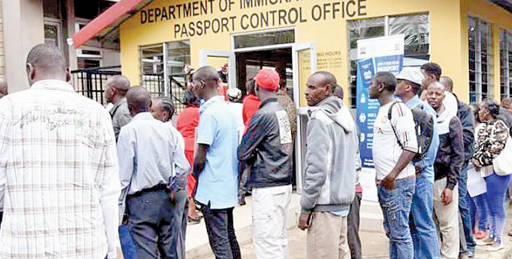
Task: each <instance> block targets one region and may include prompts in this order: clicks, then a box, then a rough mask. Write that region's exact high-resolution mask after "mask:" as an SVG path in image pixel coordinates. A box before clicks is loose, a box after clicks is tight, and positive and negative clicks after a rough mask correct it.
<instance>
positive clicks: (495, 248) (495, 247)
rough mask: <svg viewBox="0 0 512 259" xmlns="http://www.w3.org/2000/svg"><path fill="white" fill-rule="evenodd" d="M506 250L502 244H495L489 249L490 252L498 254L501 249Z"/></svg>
mask: <svg viewBox="0 0 512 259" xmlns="http://www.w3.org/2000/svg"><path fill="white" fill-rule="evenodd" d="M503 248H505V246H504V245H503V244H502V243H498V242H494V244H492V245H491V246H489V247H487V251H488V252H496V251H499V250H501V249H503Z"/></svg>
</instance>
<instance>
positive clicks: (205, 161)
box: [193, 66, 241, 259]
mask: <svg viewBox="0 0 512 259" xmlns="http://www.w3.org/2000/svg"><path fill="white" fill-rule="evenodd" d="M220 84H221V81H219V74H218V73H217V71H216V70H215V68H213V67H209V66H207V67H201V68H200V69H198V70H197V71H196V73H195V74H194V77H193V85H194V92H195V94H196V95H197V96H199V97H200V98H203V99H204V100H205V103H204V104H203V105H202V106H201V107H200V108H199V114H200V119H199V125H198V129H197V144H198V147H197V153H196V157H195V160H194V169H193V174H194V176H195V177H196V179H197V190H196V193H195V197H194V198H195V200H196V201H197V204H199V205H200V206H201V210H202V212H203V215H204V220H205V224H206V231H207V232H208V239H209V240H210V246H211V248H212V250H213V252H214V254H215V257H216V258H217V259H238V258H241V256H240V247H239V245H238V242H237V240H236V236H235V230H234V228H233V208H234V207H235V205H236V204H237V202H238V156H237V148H238V133H237V123H236V119H235V116H234V114H233V113H231V112H227V111H228V110H229V108H228V106H227V103H226V102H225V101H224V97H223V96H218V90H217V89H218V87H219V86H220Z"/></svg>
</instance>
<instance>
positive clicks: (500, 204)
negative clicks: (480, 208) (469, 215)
mask: <svg viewBox="0 0 512 259" xmlns="http://www.w3.org/2000/svg"><path fill="white" fill-rule="evenodd" d="M510 179H511V176H510V175H506V176H500V175H497V174H496V173H493V174H491V175H489V176H487V177H485V184H486V185H487V199H488V200H489V212H490V217H489V225H490V228H491V233H490V235H489V236H491V237H493V238H494V240H495V241H496V242H498V243H501V236H502V235H503V231H504V230H505V222H506V220H507V215H506V213H505V210H506V208H505V206H506V205H505V200H506V196H507V189H508V187H509V186H510Z"/></svg>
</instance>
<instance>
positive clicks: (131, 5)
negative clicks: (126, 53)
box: [73, 0, 153, 49]
mask: <svg viewBox="0 0 512 259" xmlns="http://www.w3.org/2000/svg"><path fill="white" fill-rule="evenodd" d="M151 2H153V0H121V1H119V2H117V3H116V4H114V5H113V6H111V7H110V8H108V9H107V10H106V11H104V12H103V13H101V14H100V15H99V16H98V17H96V18H95V19H94V20H92V21H91V22H89V23H88V24H87V25H86V26H85V27H83V28H82V29H81V30H80V31H78V32H77V33H75V35H73V47H75V49H76V48H78V47H80V46H82V45H83V44H84V43H86V42H87V41H89V40H90V39H92V38H94V37H99V38H101V37H104V36H105V35H107V34H108V33H110V32H111V31H112V30H114V29H115V28H117V26H119V25H120V24H121V23H123V22H124V21H125V20H126V19H128V18H130V17H131V16H132V15H134V14H136V13H137V12H138V11H139V10H140V9H142V8H144V7H145V6H146V5H148V4H149V3H151Z"/></svg>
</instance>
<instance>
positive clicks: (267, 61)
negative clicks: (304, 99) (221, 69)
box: [235, 47, 295, 101]
mask: <svg viewBox="0 0 512 259" xmlns="http://www.w3.org/2000/svg"><path fill="white" fill-rule="evenodd" d="M235 58H236V71H237V81H236V83H237V87H238V88H239V89H240V90H241V91H242V92H243V93H244V94H246V88H245V84H246V82H247V81H248V80H249V79H251V78H254V76H256V74H257V73H258V71H259V70H260V69H262V68H271V69H275V70H276V71H277V73H278V74H279V76H280V77H281V82H280V88H281V89H286V90H287V93H288V95H289V96H290V97H291V98H292V100H293V62H292V48H291V47H288V48H279V49H271V50H259V51H249V52H237V53H236V54H235ZM294 101H295V100H294Z"/></svg>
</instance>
